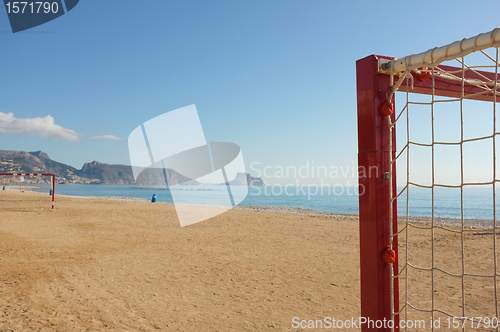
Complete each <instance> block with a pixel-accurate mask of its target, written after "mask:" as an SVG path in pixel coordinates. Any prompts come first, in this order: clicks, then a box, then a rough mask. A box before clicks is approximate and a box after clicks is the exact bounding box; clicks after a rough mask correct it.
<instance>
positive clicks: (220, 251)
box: [0, 190, 494, 331]
mask: <svg viewBox="0 0 500 332" xmlns="http://www.w3.org/2000/svg"><path fill="white" fill-rule="evenodd" d="M0 198H1V202H0V218H1V220H0V282H1V288H0V314H1V317H0V331H108V330H116V331H157V330H160V331H302V330H301V329H294V328H292V319H293V318H294V317H299V318H300V319H307V320H309V319H322V318H324V317H327V316H329V317H335V318H336V319H351V318H352V317H359V316H360V304H359V303H360V298H359V296H360V295H359V293H360V289H359V243H358V241H359V239H358V223H357V217H355V216H342V215H328V214H321V213H319V214H317V215H314V214H308V213H295V214H294V213H286V212H285V213H276V212H269V211H265V209H264V210H259V209H255V208H254V209H245V208H242V209H235V210H231V211H228V212H226V213H224V214H222V215H220V216H217V217H215V218H212V219H210V220H207V221H204V222H201V223H198V224H194V225H191V226H188V227H183V228H181V227H180V226H179V223H178V220H177V217H176V214H175V210H174V207H173V206H171V205H168V204H153V203H149V202H130V201H120V200H103V199H82V198H72V197H61V196H58V197H57V198H56V210H55V211H54V212H51V211H50V199H49V195H41V194H35V193H29V192H23V193H20V192H15V191H13V190H12V191H2V192H0ZM428 233H429V232H428V231H427V230H418V229H414V230H412V231H411V237H412V240H414V241H413V242H411V243H412V246H413V243H414V248H413V249H414V251H413V254H412V255H414V256H413V257H412V260H413V261H415V263H416V264H417V263H418V264H424V265H425V264H426V262H428V260H426V259H428V257H427V256H428V254H429V250H428V249H429V242H428V241H426V236H427V235H428ZM442 233H443V234H441V233H439V234H437V235H436V236H437V240H436V241H437V242H439V243H441V244H446V246H442V248H441V247H439V248H435V249H436V250H438V249H439V250H441V251H439V255H438V256H437V258H436V259H437V261H438V262H441V261H442V264H444V265H450V266H449V268H450V269H453V268H454V267H452V266H451V265H452V264H453V263H456V258H457V256H456V249H457V242H456V241H457V239H456V234H452V235H450V234H449V232H442ZM438 240H439V241H438ZM466 240H467V241H470V242H466V243H467V245H469V244H470V245H471V248H472V249H473V250H474V249H476V248H478V247H480V248H482V249H484V250H481V251H479V252H478V251H477V250H475V252H476V254H477V255H476V256H474V257H472V256H471V257H469V256H466V258H467V259H469V258H470V260H467V264H466V265H467V268H469V266H470V268H471V269H475V270H482V269H485V270H486V271H490V268H491V267H492V266H493V263H494V260H493V259H491V258H490V257H489V256H488V255H489V251H490V249H491V246H492V241H491V240H492V235H488V234H487V233H484V234H483V235H482V233H480V232H476V233H473V232H470V234H468V235H467V238H466ZM403 250H404V248H403ZM419 260H420V261H419ZM450 278H451V279H453V280H454V282H450V280H449V279H450ZM408 279H409V280H413V281H414V283H413V284H412V287H410V288H409V289H410V290H411V292H412V294H414V295H416V296H414V297H413V298H414V299H415V301H416V302H417V304H418V305H419V306H427V305H429V304H430V301H431V298H430V295H431V294H430V293H429V291H428V289H429V286H430V282H431V281H430V279H429V278H428V277H427V276H425V275H422V274H419V273H413V274H410V275H409V276H408ZM455 281H456V282H455ZM403 282H404V281H403ZM435 283H437V284H436V287H438V286H439V285H438V284H439V283H442V288H443V291H441V290H440V291H438V292H437V293H436V298H435V301H438V302H439V305H441V307H443V308H445V309H446V310H460V306H461V300H460V294H461V293H460V292H459V289H460V286H461V280H460V281H457V278H456V277H449V278H448V276H441V277H436V280H435ZM466 287H468V290H467V292H468V294H469V293H470V296H469V295H467V300H466V302H467V304H468V305H471V306H472V307H474V308H476V309H477V310H476V311H477V312H474V313H475V314H480V315H481V316H483V317H484V316H486V315H490V317H491V314H493V315H494V308H493V306H494V303H491V296H492V294H493V283H492V281H491V282H490V281H489V280H488V281H487V282H485V281H484V278H482V279H481V278H471V279H470V280H466ZM428 295H429V296H428ZM436 303H437V302H436ZM457 308H458V309H457ZM471 313H472V312H471ZM416 316H418V317H427V315H426V314H419V315H416ZM429 329H430V327H429V328H426V329H420V330H421V331H425V330H429ZM307 330H308V329H307ZM349 330H350V331H359V329H349ZM474 330H475V331H481V330H482V329H474Z"/></svg>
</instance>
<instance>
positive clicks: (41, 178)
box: [0, 173, 55, 211]
mask: <svg viewBox="0 0 500 332" xmlns="http://www.w3.org/2000/svg"><path fill="white" fill-rule="evenodd" d="M0 180H1V181H2V183H1V186H2V187H1V188H0V190H1V191H2V192H4V191H6V190H9V191H14V193H12V194H9V195H8V196H7V197H5V196H6V195H2V196H0V202H1V207H2V209H3V210H6V209H12V210H19V204H17V203H16V202H19V201H23V202H25V203H26V204H24V205H23V211H27V210H26V209H27V207H32V208H33V209H36V210H38V209H42V210H43V209H45V208H48V206H50V205H48V204H50V203H48V202H50V201H51V202H52V207H51V210H54V207H55V175H54V174H42V173H0ZM47 187H48V188H47ZM42 188H43V189H47V191H48V195H49V196H48V197H49V199H43V198H42V197H43V196H42V195H41V194H39V193H32V194H31V195H22V196H20V195H19V194H17V193H18V192H24V191H25V190H26V191H35V190H37V189H42ZM42 201H47V203H48V204H47V205H44V206H40V203H39V202H42Z"/></svg>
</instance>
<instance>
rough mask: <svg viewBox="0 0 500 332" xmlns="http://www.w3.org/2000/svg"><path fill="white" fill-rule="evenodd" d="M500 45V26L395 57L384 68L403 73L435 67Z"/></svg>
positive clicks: (384, 69) (387, 71) (386, 70)
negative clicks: (415, 52)
mask: <svg viewBox="0 0 500 332" xmlns="http://www.w3.org/2000/svg"><path fill="white" fill-rule="evenodd" d="M499 46H500V28H495V29H493V30H491V31H489V32H485V33H481V34H479V35H477V36H474V37H471V38H464V39H462V40H458V41H455V42H453V43H451V44H448V45H445V46H441V47H435V48H432V49H430V50H428V51H425V52H422V53H418V54H412V55H408V56H405V57H402V58H393V59H391V60H390V62H389V63H388V64H387V65H384V66H382V68H381V69H382V70H383V71H385V72H386V73H387V74H390V73H391V72H392V73H393V74H396V73H402V72H404V71H411V70H414V69H418V68H422V67H435V66H437V65H439V64H440V63H442V62H445V61H448V60H453V59H456V58H459V57H463V56H466V55H468V54H470V53H473V52H477V51H482V50H484V49H487V48H490V47H499Z"/></svg>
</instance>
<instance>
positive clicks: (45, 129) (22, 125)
mask: <svg viewBox="0 0 500 332" xmlns="http://www.w3.org/2000/svg"><path fill="white" fill-rule="evenodd" d="M0 134H16V135H23V136H27V135H37V136H41V137H49V138H54V139H59V140H66V141H75V142H76V141H79V140H81V139H82V135H81V134H79V133H77V132H75V131H74V130H71V129H66V128H63V127H61V126H59V125H56V124H55V123H54V118H53V117H52V116H50V115H47V116H45V117H43V118H28V119H17V118H16V117H15V116H14V114H13V113H3V112H0Z"/></svg>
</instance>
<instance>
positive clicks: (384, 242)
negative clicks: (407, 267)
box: [356, 28, 500, 331]
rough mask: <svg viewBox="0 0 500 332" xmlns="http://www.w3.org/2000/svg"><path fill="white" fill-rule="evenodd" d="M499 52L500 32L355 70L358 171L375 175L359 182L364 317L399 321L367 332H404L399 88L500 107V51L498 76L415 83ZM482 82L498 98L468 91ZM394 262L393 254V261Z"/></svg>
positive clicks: (368, 61) (469, 74) (473, 74)
mask: <svg viewBox="0 0 500 332" xmlns="http://www.w3.org/2000/svg"><path fill="white" fill-rule="evenodd" d="M499 45H500V28H497V29H494V30H493V31H491V32H489V33H484V34H481V35H478V36H476V37H474V38H470V39H467V38H466V39H463V40H461V41H458V42H455V43H452V44H449V45H447V46H444V47H440V48H434V49H431V50H429V51H427V52H423V53H420V54H417V55H412V56H408V57H404V58H399V59H395V58H391V57H385V56H377V55H370V56H367V57H365V58H363V59H360V60H358V61H357V62H356V81H357V117H358V167H359V168H360V169H364V170H367V169H376V170H377V172H370V173H369V174H366V173H360V174H359V186H360V192H364V193H365V194H364V195H360V196H359V234H360V238H359V239H360V270H361V271H360V277H361V279H360V281H361V316H362V317H365V318H367V319H369V320H373V321H389V320H393V322H394V323H395V324H394V325H395V326H394V327H393V328H390V327H388V326H384V327H381V328H370V327H369V326H368V325H367V324H365V325H363V326H362V331H368V330H377V331H399V325H398V322H399V319H400V317H399V312H400V307H399V306H400V299H399V287H400V285H399V279H398V277H397V276H398V274H399V272H400V270H399V267H398V258H399V256H398V213H397V204H396V202H397V201H396V198H397V196H398V193H397V181H396V162H395V160H396V158H397V156H396V153H397V150H396V135H395V131H396V128H395V122H396V117H397V116H398V115H397V114H396V112H394V105H395V99H394V93H395V92H396V91H397V90H398V88H399V87H400V86H403V85H406V84H408V86H411V89H410V92H411V93H416V94H424V95H433V96H442V97H453V98H464V95H465V96H467V97H466V98H469V99H474V100H484V101H490V102H493V103H497V102H499V101H500V97H499V94H500V88H498V85H499V83H500V74H499V72H498V67H499V65H498V50H497V60H496V61H497V65H496V66H497V69H496V71H494V72H485V71H480V70H472V71H471V70H467V71H464V70H463V68H460V67H450V66H440V69H444V71H446V72H458V73H459V74H458V75H459V76H460V78H461V80H462V81H458V82H453V81H450V80H449V79H448V80H447V79H443V78H442V77H432V80H431V79H429V80H419V79H416V78H417V76H418V75H421V73H422V71H424V72H427V73H430V72H431V70H430V69H431V68H434V67H436V66H437V65H439V64H440V63H441V62H443V61H447V60H450V59H456V58H460V57H463V56H465V55H467V54H469V53H472V52H475V51H481V50H482V49H486V48H489V47H496V48H498V46H499ZM421 70H422V71H421ZM432 73H433V71H432ZM477 75H484V77H485V78H487V79H489V80H490V82H491V81H493V82H494V84H495V87H493V88H492V90H493V93H491V92H490V93H487V92H485V90H484V89H481V87H478V86H475V85H469V84H463V82H464V81H467V80H474V79H476V78H477ZM414 78H415V79H414ZM494 135H496V134H494ZM433 144H434V143H433ZM391 165H392V166H391ZM494 182H495V180H494ZM433 185H434V184H433ZM493 185H494V184H493ZM361 188H363V190H361ZM390 254H395V259H394V260H392V261H390ZM388 256H389V259H387V257H388ZM433 310H434V308H433ZM377 327H378V326H377Z"/></svg>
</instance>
